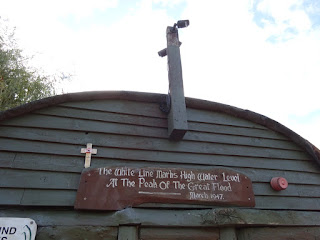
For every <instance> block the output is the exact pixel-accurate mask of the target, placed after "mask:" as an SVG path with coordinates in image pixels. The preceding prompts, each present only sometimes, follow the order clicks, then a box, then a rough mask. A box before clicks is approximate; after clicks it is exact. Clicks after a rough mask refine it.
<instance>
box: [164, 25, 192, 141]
mask: <svg viewBox="0 0 320 240" xmlns="http://www.w3.org/2000/svg"><path fill="white" fill-rule="evenodd" d="M180 45H181V43H180V41H179V37H178V30H177V29H176V28H174V27H167V56H168V71H169V91H170V98H171V99H170V100H171V110H170V112H169V115H168V133H169V137H170V139H173V140H181V139H182V138H183V136H184V135H185V133H186V132H187V130H188V122H187V111H186V102H185V97H184V90H183V80H182V67H181V57H180Z"/></svg>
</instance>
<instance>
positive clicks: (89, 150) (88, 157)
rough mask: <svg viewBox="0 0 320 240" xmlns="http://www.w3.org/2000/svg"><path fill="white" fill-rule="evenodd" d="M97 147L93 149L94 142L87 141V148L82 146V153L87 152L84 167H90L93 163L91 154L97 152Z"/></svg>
mask: <svg viewBox="0 0 320 240" xmlns="http://www.w3.org/2000/svg"><path fill="white" fill-rule="evenodd" d="M97 152H98V150H97V149H92V143H87V148H81V153H85V154H86V158H85V163H84V167H85V168H89V167H90V165H91V154H97Z"/></svg>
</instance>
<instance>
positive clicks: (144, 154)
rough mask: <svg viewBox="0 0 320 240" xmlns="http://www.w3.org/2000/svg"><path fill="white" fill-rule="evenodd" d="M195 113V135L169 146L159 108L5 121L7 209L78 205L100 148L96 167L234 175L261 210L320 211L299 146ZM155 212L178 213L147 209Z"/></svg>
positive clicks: (50, 112)
mask: <svg viewBox="0 0 320 240" xmlns="http://www.w3.org/2000/svg"><path fill="white" fill-rule="evenodd" d="M187 114H188V125H189V131H188V132H187V133H186V135H185V137H184V140H183V141H179V142H174V141H170V140H168V137H167V118H166V115H164V114H163V113H162V112H161V111H160V110H159V106H158V104H154V103H144V102H133V101H130V102H129V101H120V100H100V101H90V102H76V103H65V104H61V105H59V106H56V107H51V108H48V109H43V110H39V111H37V112H34V113H30V114H27V115H25V116H23V117H17V118H14V119H10V120H8V121H5V122H2V123H1V125H0V196H1V198H0V204H1V205H23V206H73V204H74V201H75V196H76V191H77V188H78V184H79V179H80V174H81V171H82V170H83V164H84V155H83V154H81V153H80V149H81V148H83V147H85V146H86V144H87V143H93V147H94V148H96V149H98V154H97V155H94V156H93V158H92V165H91V166H92V167H93V168H96V167H102V166H130V167H152V166H157V167H181V168H196V169H210V168H215V167H226V168H232V169H234V170H236V171H239V172H242V173H244V174H246V175H247V176H249V177H250V178H251V180H252V181H253V188H254V193H255V195H256V207H255V208H257V209H284V210H289V209H291V210H319V209H320V174H319V173H320V169H319V166H318V165H317V164H315V163H314V161H313V160H311V159H310V157H309V156H308V155H307V154H306V153H304V152H303V151H302V150H301V149H300V148H299V147H298V146H296V145H295V144H294V143H293V142H291V141H290V140H288V139H287V138H285V137H284V136H282V135H280V134H278V133H276V132H273V131H271V130H269V129H266V128H265V127H263V126H260V125H257V124H255V123H252V122H249V121H246V120H242V119H237V118H235V117H232V116H228V115H225V114H221V113H214V112H208V111H203V110H196V109H187ZM277 176H282V177H285V178H286V179H287V180H288V182H289V187H288V189H287V190H285V191H281V192H276V191H273V190H272V189H271V187H270V185H269V182H270V180H271V178H272V177H277ZM35 196H36V197H35ZM155 206H156V207H164V208H165V207H170V208H172V207H173V206H172V205H165V204H145V205H143V207H155ZM174 207H175V208H177V207H181V208H207V207H210V206H194V205H188V206H187V205H174Z"/></svg>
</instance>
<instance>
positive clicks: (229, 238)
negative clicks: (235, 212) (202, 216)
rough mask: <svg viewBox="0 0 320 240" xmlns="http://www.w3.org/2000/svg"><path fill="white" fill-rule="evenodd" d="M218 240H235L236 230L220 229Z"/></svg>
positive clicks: (230, 228)
mask: <svg viewBox="0 0 320 240" xmlns="http://www.w3.org/2000/svg"><path fill="white" fill-rule="evenodd" d="M220 240H237V232H236V229H235V228H232V227H227V228H221V229H220Z"/></svg>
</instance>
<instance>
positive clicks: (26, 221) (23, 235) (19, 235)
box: [0, 218, 37, 240]
mask: <svg viewBox="0 0 320 240" xmlns="http://www.w3.org/2000/svg"><path fill="white" fill-rule="evenodd" d="M36 233H37V224H36V222H35V221H34V220H32V219H30V218H0V240H4V239H5V240H22V239H24V240H34V239H35V237H36Z"/></svg>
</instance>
